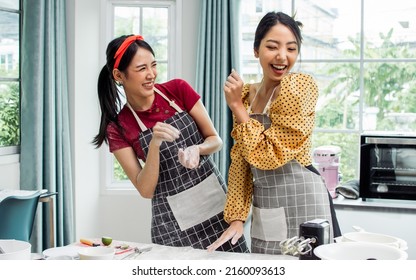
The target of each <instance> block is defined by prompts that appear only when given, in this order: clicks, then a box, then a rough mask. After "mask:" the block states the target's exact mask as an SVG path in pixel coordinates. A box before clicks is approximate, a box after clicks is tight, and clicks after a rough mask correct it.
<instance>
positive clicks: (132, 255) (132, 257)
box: [122, 247, 152, 260]
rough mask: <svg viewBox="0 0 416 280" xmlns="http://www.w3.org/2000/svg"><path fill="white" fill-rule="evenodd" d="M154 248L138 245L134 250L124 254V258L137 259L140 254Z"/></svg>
mask: <svg viewBox="0 0 416 280" xmlns="http://www.w3.org/2000/svg"><path fill="white" fill-rule="evenodd" d="M150 250H152V247H147V248H143V249H139V248H137V247H135V248H134V252H132V253H130V254H128V255H126V256H124V257H123V258H122V260H131V259H135V258H136V257H137V256H138V255H140V254H142V253H144V252H148V251H150Z"/></svg>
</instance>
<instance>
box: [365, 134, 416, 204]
mask: <svg viewBox="0 0 416 280" xmlns="http://www.w3.org/2000/svg"><path fill="white" fill-rule="evenodd" d="M359 182H360V191H359V196H360V198H362V199H363V200H366V199H367V198H384V199H403V200H416V134H391V133H384V134H379V133H378V134H375V133H373V134H362V135H361V139H360V180H359Z"/></svg>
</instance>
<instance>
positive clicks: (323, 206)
mask: <svg viewBox="0 0 416 280" xmlns="http://www.w3.org/2000/svg"><path fill="white" fill-rule="evenodd" d="M250 116H251V118H255V119H257V120H258V121H259V122H261V123H262V124H263V125H264V127H265V129H267V128H269V127H270V125H271V121H270V118H269V117H268V116H267V115H266V114H251V115H250ZM251 172H252V173H253V180H254V183H253V188H254V191H253V209H252V211H253V212H252V223H251V252H252V253H263V254H281V250H280V246H279V243H280V241H282V240H285V239H288V238H292V237H295V236H299V226H300V224H302V223H304V222H306V221H310V220H313V219H318V218H320V219H325V220H327V221H328V222H329V223H330V225H331V226H330V227H331V233H330V238H331V240H332V237H333V232H332V230H333V229H332V228H333V227H332V218H331V211H330V204H329V197H328V191H327V189H326V187H325V183H324V181H323V179H322V177H321V176H319V175H317V174H315V173H313V172H312V171H310V170H308V169H307V168H305V167H304V166H302V165H301V164H300V163H299V162H297V161H296V160H292V161H290V162H288V163H287V164H285V165H284V166H281V167H279V168H276V169H274V170H261V169H258V168H256V167H254V166H251Z"/></svg>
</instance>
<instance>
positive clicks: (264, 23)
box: [253, 12, 303, 52]
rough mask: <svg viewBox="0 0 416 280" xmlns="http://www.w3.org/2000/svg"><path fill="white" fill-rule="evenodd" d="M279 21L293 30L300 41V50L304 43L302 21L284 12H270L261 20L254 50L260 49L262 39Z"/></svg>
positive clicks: (298, 41) (297, 40) (255, 37)
mask: <svg viewBox="0 0 416 280" xmlns="http://www.w3.org/2000/svg"><path fill="white" fill-rule="evenodd" d="M278 23H281V24H283V25H284V26H286V27H287V28H289V29H290V30H291V31H292V33H293V34H294V35H295V38H296V42H297V43H298V49H299V52H300V46H301V44H302V34H301V31H300V28H302V27H303V24H302V23H301V22H300V21H296V20H295V19H294V18H293V17H291V16H289V15H287V14H285V13H282V12H268V13H267V14H266V15H264V16H263V18H262V19H261V20H260V22H259V24H258V25H257V29H256V33H255V36H254V44H253V47H254V50H256V51H258V49H259V47H260V42H261V40H263V38H264V36H266V34H267V32H269V30H270V28H272V27H273V26H275V25H276V24H278Z"/></svg>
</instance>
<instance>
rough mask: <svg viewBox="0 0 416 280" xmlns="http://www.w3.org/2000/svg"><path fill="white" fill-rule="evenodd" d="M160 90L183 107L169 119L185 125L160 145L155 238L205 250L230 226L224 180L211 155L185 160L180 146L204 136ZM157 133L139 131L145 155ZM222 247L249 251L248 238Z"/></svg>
mask: <svg viewBox="0 0 416 280" xmlns="http://www.w3.org/2000/svg"><path fill="white" fill-rule="evenodd" d="M155 91H156V92H157V93H158V94H160V95H161V96H162V97H163V98H165V99H166V100H167V101H168V102H169V103H170V105H171V106H172V107H173V108H175V109H176V110H177V111H178V112H177V113H175V115H174V116H172V117H170V118H169V119H167V120H166V121H165V123H168V124H170V125H172V126H174V127H175V128H177V129H178V130H180V132H181V133H180V134H181V135H180V137H179V139H177V140H175V141H174V142H171V143H169V142H166V141H165V142H163V143H162V145H161V146H160V167H159V168H160V169H159V170H160V173H159V180H158V183H157V186H156V189H155V193H154V195H153V198H152V225H151V237H152V242H153V243H156V244H161V245H167V246H176V247H184V246H191V247H193V248H197V249H205V248H206V247H207V246H208V245H210V244H212V243H213V242H214V241H216V240H217V239H218V238H219V237H220V236H221V234H222V233H223V232H224V230H225V229H227V228H228V224H227V223H226V222H225V220H224V218H223V209H224V205H225V191H226V186H225V181H224V179H223V178H222V176H221V174H220V173H219V171H218V169H217V167H216V166H215V164H214V162H213V160H212V158H211V157H210V156H204V155H201V157H200V164H199V167H197V168H195V169H188V168H186V167H184V166H182V164H180V162H179V161H178V149H179V148H186V147H190V146H192V145H198V144H201V143H203V142H204V138H203V137H202V135H201V134H200V132H199V130H198V127H197V126H196V123H195V121H194V120H193V118H192V117H191V116H190V115H189V114H188V113H187V112H184V111H182V110H181V109H180V108H179V107H177V105H176V104H172V103H173V102H171V101H170V100H169V99H167V97H166V96H165V95H164V94H163V93H161V92H160V91H158V90H157V89H155ZM133 112H134V111H133ZM134 114H135V113H134ZM136 116H137V115H136ZM136 120H137V118H136ZM138 121H139V120H138ZM139 125H140V124H139ZM152 133H153V132H152V129H146V130H143V129H142V133H140V135H139V140H140V144H141V147H142V149H143V151H144V153H145V155H147V153H148V148H149V143H150V141H151V139H152ZM218 250H220V251H228V252H249V249H248V247H247V244H246V241H245V239H244V237H243V238H241V239H240V240H239V242H238V243H237V244H235V245H232V244H231V242H227V243H225V244H224V245H222V246H221V247H220V248H219V249H218Z"/></svg>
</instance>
